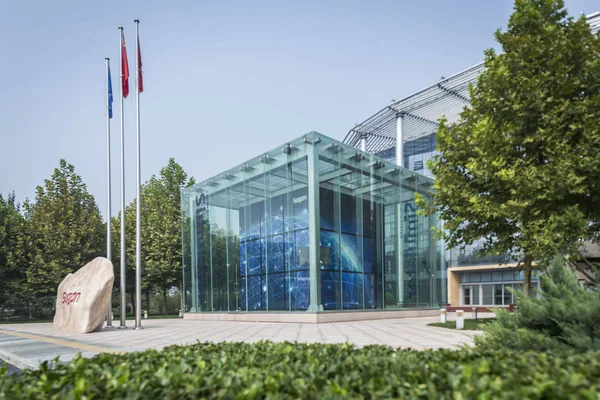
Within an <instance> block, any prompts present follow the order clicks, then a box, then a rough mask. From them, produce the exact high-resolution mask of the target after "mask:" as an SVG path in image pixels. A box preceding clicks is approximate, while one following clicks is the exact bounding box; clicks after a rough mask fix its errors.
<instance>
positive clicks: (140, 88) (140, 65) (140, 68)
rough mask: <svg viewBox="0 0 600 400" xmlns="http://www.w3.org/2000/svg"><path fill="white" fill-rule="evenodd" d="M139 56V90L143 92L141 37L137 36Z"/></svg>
mask: <svg viewBox="0 0 600 400" xmlns="http://www.w3.org/2000/svg"><path fill="white" fill-rule="evenodd" d="M137 52H138V53H137V56H138V71H137V74H138V75H137V79H138V91H139V92H140V93H142V92H143V91H144V78H143V76H142V52H141V51H140V37H139V36H138V38H137Z"/></svg>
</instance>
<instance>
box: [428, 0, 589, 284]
mask: <svg viewBox="0 0 600 400" xmlns="http://www.w3.org/2000/svg"><path fill="white" fill-rule="evenodd" d="M495 36H496V40H497V41H498V43H500V45H501V46H502V50H503V53H501V54H497V53H496V52H495V51H494V50H491V49H490V50H487V51H486V52H485V71H484V72H483V73H482V74H481V76H480V77H479V80H478V84H477V85H476V86H474V87H471V88H470V100H471V106H470V107H469V108H465V110H464V111H463V112H462V114H461V117H460V120H459V122H458V123H456V124H454V125H451V126H448V125H447V124H446V121H445V120H442V121H441V123H440V126H439V129H438V132H437V140H438V151H439V152H440V155H439V156H437V157H435V158H434V159H433V160H432V162H431V163H430V168H431V170H432V172H433V175H434V177H435V178H436V181H435V184H434V193H433V198H432V201H431V202H429V203H428V204H425V201H424V200H423V199H420V200H419V202H420V204H421V205H422V206H425V207H426V209H427V211H428V212H435V211H437V212H439V213H440V216H441V218H442V219H443V220H444V221H445V222H444V224H445V231H444V232H443V233H441V234H442V235H443V236H444V238H445V240H446V241H447V243H448V245H449V246H451V247H457V246H458V247H460V246H465V245H470V244H472V243H474V242H475V241H478V240H481V239H483V240H484V245H483V250H484V251H485V252H486V253H488V254H500V253H505V252H508V253H512V254H514V255H518V256H519V257H520V258H522V259H523V260H524V267H525V271H526V281H525V291H526V292H527V291H528V288H529V277H530V271H531V266H532V261H533V260H537V261H545V260H547V259H548V257H551V256H553V255H554V254H555V252H556V250H557V249H560V250H563V251H564V250H568V249H569V248H571V247H572V246H574V244H575V243H576V242H577V241H578V240H579V239H587V238H590V237H593V236H594V235H596V234H597V232H598V222H599V221H600V205H599V199H600V178H599V177H600V157H599V154H598V149H600V38H599V37H598V36H596V35H593V34H592V33H591V32H590V27H589V25H588V24H587V22H586V20H585V18H584V17H581V18H579V19H577V20H575V19H572V18H568V17H567V11H566V10H565V9H564V5H563V2H562V1H561V0H516V1H515V5H514V13H513V15H512V16H511V17H510V20H509V23H508V28H507V30H506V32H500V31H497V32H496V34H495Z"/></svg>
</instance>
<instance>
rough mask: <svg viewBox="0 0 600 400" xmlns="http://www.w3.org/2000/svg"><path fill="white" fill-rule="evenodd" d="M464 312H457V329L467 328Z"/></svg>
mask: <svg viewBox="0 0 600 400" xmlns="http://www.w3.org/2000/svg"><path fill="white" fill-rule="evenodd" d="M463 313H464V311H463V310H456V329H464V328H465V317H464V316H463Z"/></svg>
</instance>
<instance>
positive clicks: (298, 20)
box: [0, 0, 600, 217]
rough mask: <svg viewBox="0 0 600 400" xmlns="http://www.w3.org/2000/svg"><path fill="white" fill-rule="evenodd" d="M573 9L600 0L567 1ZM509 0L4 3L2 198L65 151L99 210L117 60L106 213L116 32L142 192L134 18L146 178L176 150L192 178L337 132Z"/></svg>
mask: <svg viewBox="0 0 600 400" xmlns="http://www.w3.org/2000/svg"><path fill="white" fill-rule="evenodd" d="M565 4H566V7H567V9H568V10H569V13H570V14H571V15H574V16H578V15H579V14H580V13H582V12H583V13H585V14H589V13H592V12H594V11H598V10H599V9H600V4H599V3H598V2H597V0H566V1H565ZM511 12H512V2H511V1H509V0H493V1H490V0H486V1H481V0H455V1H446V0H422V1H418V0H390V1H384V0H373V1H354V0H339V1H336V0H324V1H323V0H321V1H319V0H303V1H292V0H275V1H262V0H253V1H241V0H240V1H237V0H213V1H207V0H203V1H200V0H198V1H193V0H182V1H154V0H145V1H142V0H137V1H126V2H125V1H112V0H107V1H101V2H100V1H94V2H91V1H80V0H61V1H46V0H36V1H27V0H24V1H10V0H2V2H0V54H2V55H3V62H1V63H0V77H1V78H0V79H1V80H2V81H1V88H2V96H0V117H1V125H0V126H1V128H0V129H1V130H0V193H2V194H4V195H6V194H7V193H9V192H12V191H15V193H16V197H17V200H18V201H23V200H24V199H25V198H29V199H32V200H33V199H34V198H35V188H36V186H38V185H43V183H44V179H47V178H49V177H50V176H51V174H52V171H53V170H54V168H56V167H57V166H58V162H59V160H60V159H61V158H64V159H66V160H67V161H68V162H69V163H71V164H73V165H74V166H75V170H76V172H77V173H78V174H80V175H81V177H82V179H83V181H84V182H85V183H86V184H87V187H88V190H89V191H90V192H91V193H92V194H93V195H94V197H95V199H96V202H97V203H98V205H99V207H100V210H101V212H102V215H103V216H104V217H106V210H107V198H106V197H107V196H106V186H107V185H106V114H105V96H106V94H105V82H106V81H105V79H106V78H105V61H104V58H105V57H110V58H111V62H112V64H111V65H112V68H111V69H112V77H113V90H114V94H115V103H114V104H113V108H114V117H113V119H112V121H111V131H112V133H111V141H112V142H111V156H112V188H113V192H112V214H113V215H116V214H117V212H118V208H119V196H120V191H119V188H120V181H119V178H120V169H119V152H120V146H119V134H120V132H119V118H120V114H119V89H118V88H119V82H118V79H117V77H118V74H119V72H118V71H119V65H118V62H119V61H118V60H119V40H120V38H119V31H118V28H117V27H118V25H122V26H123V27H124V28H125V37H126V42H127V46H128V49H129V53H128V55H129V65H130V73H131V74H132V78H131V80H130V91H131V94H130V96H129V97H128V98H127V99H125V112H124V117H125V157H126V162H125V175H126V187H125V197H126V202H127V203H129V202H130V201H132V200H133V199H134V198H135V185H136V171H135V167H136V158H135V157H136V152H135V150H136V147H135V146H136V143H135V140H136V139H135V138H136V132H135V96H134V86H133V84H134V83H133V82H134V80H133V76H134V74H135V53H134V49H135V24H134V22H133V20H134V19H136V18H137V19H140V21H141V23H140V43H141V50H142V59H143V67H144V92H143V93H142V94H141V95H140V104H141V106H140V107H141V111H140V119H141V123H140V127H141V130H140V131H141V153H142V182H145V181H146V180H148V179H149V178H150V177H151V176H152V175H153V174H158V172H159V171H160V169H161V168H162V167H163V166H165V165H166V164H167V162H168V160H169V158H171V157H172V158H174V159H175V160H176V161H177V162H178V163H179V164H181V165H182V166H183V168H184V169H185V170H186V172H187V173H188V174H190V175H192V176H194V177H195V178H196V179H197V180H204V179H207V178H210V177H212V176H213V175H216V174H218V173H220V172H222V171H224V170H226V169H228V168H231V167H233V166H235V165H237V164H240V163H242V162H244V161H246V160H248V159H250V158H253V157H255V156H258V155H260V154H262V153H264V152H265V151H267V150H270V149H272V148H275V147H277V146H279V145H281V144H284V143H286V142H287V141H289V140H291V139H294V138H296V137H299V136H301V135H303V134H305V133H307V132H309V131H312V130H315V131H318V132H320V133H323V134H325V135H328V136H331V137H333V138H336V139H338V140H342V139H343V138H344V136H345V135H346V133H347V132H348V131H349V130H350V129H351V128H352V127H353V126H354V124H355V123H359V122H361V121H363V120H365V119H366V118H368V117H369V116H370V115H372V114H374V113H375V112H377V111H378V110H380V109H381V108H383V107H385V106H386V105H387V104H389V102H390V101H391V100H392V99H396V100H399V99H401V98H403V97H405V96H408V95H410V94H412V93H413V92H415V91H417V90H420V89H423V88H424V87H427V86H429V85H431V84H434V83H435V82H437V81H438V80H439V79H440V77H442V76H446V77H447V76H450V75H453V74H455V73H457V72H459V71H462V70H464V69H466V68H468V67H471V66H473V65H475V64H477V63H479V62H481V61H482V59H483V51H484V50H485V49H487V48H490V47H493V48H496V49H498V46H497V44H496V43H495V41H494V36H493V34H494V31H496V30H497V29H502V28H504V27H505V26H506V23H507V21H508V18H509V16H510V14H511Z"/></svg>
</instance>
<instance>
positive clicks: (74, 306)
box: [54, 257, 115, 333]
mask: <svg viewBox="0 0 600 400" xmlns="http://www.w3.org/2000/svg"><path fill="white" fill-rule="evenodd" d="M114 280H115V275H114V271H113V265H112V263H111V262H110V261H109V260H108V259H106V258H104V257H96V258H94V259H93V260H92V261H90V262H89V263H87V264H86V265H85V266H84V267H82V268H81V269H79V270H78V271H77V272H75V273H73V274H69V275H67V277H66V278H65V279H64V280H63V281H62V282H61V283H60V285H59V286H58V294H57V296H56V314H54V329H56V330H57V331H61V332H73V333H90V332H94V331H99V330H101V329H102V326H103V325H104V320H105V318H106V314H107V312H108V305H109V304H110V301H111V295H112V288H113V282H114Z"/></svg>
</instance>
